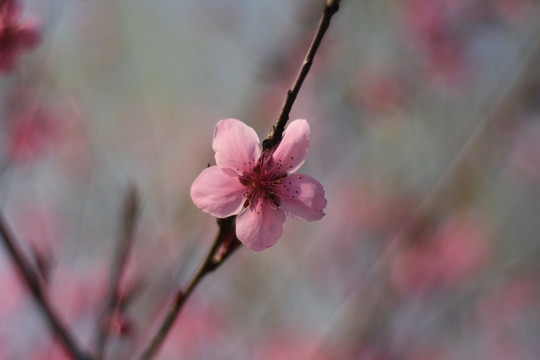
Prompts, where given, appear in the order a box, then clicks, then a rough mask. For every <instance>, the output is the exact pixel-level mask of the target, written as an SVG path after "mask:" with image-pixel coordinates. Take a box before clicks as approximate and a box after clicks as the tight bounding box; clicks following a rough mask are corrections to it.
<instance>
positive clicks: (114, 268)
mask: <svg viewBox="0 0 540 360" xmlns="http://www.w3.org/2000/svg"><path fill="white" fill-rule="evenodd" d="M138 214H139V196H138V193H137V188H136V187H135V186H131V187H130V188H129V190H128V193H127V195H126V198H125V202H124V209H123V214H122V215H123V220H122V231H121V235H120V237H119V238H118V243H117V247H116V250H115V253H114V257H113V262H112V265H111V274H110V279H109V286H108V288H107V296H106V298H105V303H104V309H103V313H102V316H101V319H100V323H99V326H98V333H97V345H96V359H97V360H99V359H101V358H102V357H103V353H104V351H105V346H106V344H107V339H108V335H109V333H110V331H109V326H108V324H109V318H110V316H111V315H112V314H113V313H114V312H115V311H116V310H118V309H119V307H120V305H121V304H120V302H121V299H120V294H119V286H120V280H121V279H122V274H123V271H124V269H125V265H126V262H127V259H128V255H129V251H130V250H131V245H132V243H133V230H134V228H135V223H136V221H137V216H138Z"/></svg>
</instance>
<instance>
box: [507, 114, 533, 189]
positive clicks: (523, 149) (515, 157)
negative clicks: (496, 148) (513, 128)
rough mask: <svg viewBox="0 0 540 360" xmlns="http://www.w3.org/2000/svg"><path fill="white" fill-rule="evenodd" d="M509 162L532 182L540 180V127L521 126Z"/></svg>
mask: <svg viewBox="0 0 540 360" xmlns="http://www.w3.org/2000/svg"><path fill="white" fill-rule="evenodd" d="M509 162H510V165H511V167H512V168H514V169H516V170H518V171H519V172H520V173H521V174H523V175H524V176H525V177H527V178H529V179H530V180H538V179H540V126H538V125H530V124H527V123H526V124H523V125H521V128H520V129H519V130H518V131H517V132H516V134H515V139H514V144H513V148H512V150H511V151H510V156H509Z"/></svg>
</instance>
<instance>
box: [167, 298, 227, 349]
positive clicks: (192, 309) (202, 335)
mask: <svg viewBox="0 0 540 360" xmlns="http://www.w3.org/2000/svg"><path fill="white" fill-rule="evenodd" d="M224 322H225V319H224V318H223V317H222V316H221V314H220V313H219V312H216V311H215V310H214V309H211V308H206V307H204V308H203V307H197V306H194V305H193V304H191V305H190V306H188V307H186V309H185V311H184V312H183V313H182V319H181V321H177V322H176V323H175V324H174V325H173V327H172V329H171V331H170V333H169V335H168V338H169V341H166V342H165V343H164V345H163V349H162V350H161V351H160V353H159V357H158V360H176V359H215V358H219V357H221V356H223V349H224V348H225V345H226V343H225V341H226V334H225V333H224V332H223V331H224V329H225V328H226V327H225V324H224Z"/></svg>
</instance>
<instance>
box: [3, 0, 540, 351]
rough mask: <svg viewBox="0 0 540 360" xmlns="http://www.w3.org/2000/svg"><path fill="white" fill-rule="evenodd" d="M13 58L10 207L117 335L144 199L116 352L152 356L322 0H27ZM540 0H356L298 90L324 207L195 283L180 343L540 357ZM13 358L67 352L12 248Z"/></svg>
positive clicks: (177, 330) (59, 299) (29, 237)
mask: <svg viewBox="0 0 540 360" xmlns="http://www.w3.org/2000/svg"><path fill="white" fill-rule="evenodd" d="M20 4H21V6H22V13H21V14H20V18H19V19H20V21H21V22H28V24H31V25H28V26H31V27H32V29H34V31H36V32H37V33H38V34H39V43H37V44H36V45H35V46H34V47H32V48H31V49H25V51H21V52H20V53H18V54H17V57H16V59H15V61H14V64H13V66H12V67H11V68H10V69H4V70H3V73H2V74H1V77H0V92H1V104H0V106H1V108H0V111H1V114H2V115H1V117H0V207H1V210H2V211H3V213H4V214H5V217H6V219H7V221H8V222H9V224H10V226H11V228H12V229H13V231H14V233H15V234H16V236H17V238H18V240H19V242H20V244H21V246H22V247H23V248H24V250H25V254H26V255H27V256H28V258H29V259H32V260H33V261H35V262H36V263H38V264H40V266H41V268H42V269H43V274H44V275H45V280H46V283H47V287H48V290H49V294H50V297H51V299H52V301H53V303H54V306H55V308H56V309H57V311H58V313H59V314H60V316H61V317H62V318H63V319H65V320H66V322H67V323H68V324H69V327H70V328H72V329H73V332H74V333H75V334H76V336H77V338H78V339H80V341H81V342H82V343H83V344H84V346H85V347H86V348H89V349H90V348H92V347H93V346H94V343H95V333H96V328H97V327H98V318H99V313H100V311H101V310H100V309H101V308H102V306H103V299H104V297H105V293H106V285H107V282H108V280H107V278H108V277H109V273H110V268H111V263H112V261H113V253H114V248H115V244H116V242H117V241H118V239H119V237H120V236H121V229H122V226H123V225H122V216H123V215H122V209H123V206H124V205H123V204H124V202H125V198H126V194H127V193H128V189H129V188H130V186H132V185H135V186H136V187H137V189H138V191H139V194H140V199H141V213H140V216H139V218H138V221H137V224H136V233H135V237H134V245H133V249H132V253H131V256H130V259H129V263H128V266H127V269H126V273H125V276H124V277H123V279H122V287H121V289H122V291H123V293H125V294H129V297H128V298H129V301H128V302H127V304H126V306H125V308H124V309H123V310H122V311H121V312H120V313H119V314H116V315H117V316H116V317H115V319H112V320H111V326H110V331H111V340H110V341H109V343H108V346H107V358H109V359H123V358H129V357H130V356H133V355H134V354H137V353H138V352H139V351H140V350H141V348H142V346H143V344H145V343H146V340H145V339H148V337H149V336H150V335H151V334H153V333H154V332H155V331H156V329H157V324H158V323H159V322H160V321H161V319H162V317H163V315H164V312H165V311H166V310H167V306H168V304H169V303H170V301H171V299H172V296H173V294H174V291H175V290H176V289H177V288H178V287H179V286H183V285H184V284H185V283H186V281H187V279H188V278H189V277H190V276H191V274H192V273H193V272H194V270H195V269H196V267H197V265H198V264H199V263H200V262H201V261H202V259H203V257H204V254H205V252H206V251H207V250H208V248H209V247H210V245H211V243H212V241H213V238H214V236H215V234H216V231H217V225H216V223H215V219H213V218H212V217H211V216H209V215H207V214H205V213H203V212H201V211H199V210H198V209H197V208H196V207H195V206H194V205H193V204H192V202H191V199H190V195H189V189H190V186H191V183H192V182H193V180H194V179H195V178H196V176H197V175H198V174H199V173H200V171H201V170H202V169H204V168H205V167H206V166H207V164H208V163H211V164H214V158H213V156H214V154H213V151H212V148H211V141H212V134H213V129H214V126H215V124H216V122H217V121H218V120H220V119H224V118H229V117H233V118H238V119H240V120H242V121H243V122H245V123H246V124H248V125H249V126H251V127H253V128H254V129H255V130H256V131H257V132H258V134H259V136H260V137H261V138H264V137H265V136H266V134H267V133H268V131H269V130H270V128H271V126H272V124H273V123H274V122H275V120H276V118H277V116H278V114H279V112H280V110H281V106H282V104H283V102H284V98H285V93H286V91H287V89H288V88H289V87H290V86H291V85H292V82H293V80H294V78H295V77H296V73H297V71H298V69H299V67H300V65H301V63H302V60H303V57H304V54H305V52H306V50H307V47H308V45H309V43H310V41H311V37H312V36H313V33H314V31H315V28H316V26H317V22H318V20H319V17H320V12H321V8H322V4H323V1H322V0H297V1H287V0H275V1H264V0H221V1H212V0H191V1H188V0H153V1H144V0H77V1H66V0H51V1H47V2H44V1H38V0H20ZM539 15H540V2H538V1H537V0H401V1H392V0H366V1H347V0H344V1H343V3H342V6H341V9H340V11H339V12H338V13H337V14H336V15H335V17H334V18H333V20H332V24H331V26H330V29H329V31H328V33H327V35H326V37H325V38H324V40H323V43H322V46H321V48H320V50H319V53H318V54H317V56H316V59H315V63H314V65H313V68H312V70H311V73H310V74H309V76H308V79H307V81H306V83H305V84H304V87H303V88H302V90H301V91H300V95H299V97H298V99H297V101H296V103H295V105H294V107H293V110H292V113H291V119H295V118H305V119H307V120H308V121H309V123H310V125H311V145H310V153H309V155H308V158H307V161H306V163H305V164H304V165H303V167H302V168H301V169H300V171H299V172H302V173H307V174H310V175H311V176H313V177H315V178H317V179H318V180H319V181H320V182H321V183H322V184H323V185H324V187H325V190H326V198H327V199H328V206H327V208H326V211H325V212H326V216H325V217H324V218H323V220H321V221H318V222H314V223H303V222H297V221H294V220H291V219H289V220H287V222H286V225H285V231H284V234H283V237H282V238H281V239H280V240H279V241H278V243H277V245H276V246H274V247H272V248H270V249H268V250H265V251H264V252H253V251H249V250H248V249H246V248H241V249H240V250H239V251H237V252H236V253H235V254H234V255H233V256H232V257H231V258H230V259H229V260H228V261H227V262H226V263H225V264H224V265H223V266H222V267H221V268H220V269H219V270H218V271H217V272H215V273H213V274H211V275H210V276H208V277H207V278H206V279H204V280H203V282H202V283H201V284H200V286H199V287H198V288H197V289H196V291H195V293H194V294H193V296H192V297H191V298H190V299H189V301H188V303H187V305H186V307H185V309H184V311H183V312H182V313H181V315H180V317H179V319H178V321H177V322H176V324H175V326H174V328H173V330H172V331H171V333H170V335H169V338H168V340H167V342H166V344H165V346H164V347H163V349H162V351H161V352H160V354H159V356H158V357H156V358H157V359H161V360H168V359H171V360H173V359H180V358H182V359H256V360H258V359H262V360H265V359H306V360H307V359H310V360H311V359H317V360H318V359H355V360H400V359H405V360H418V359H437V360H457V359H524V360H525V359H531V360H533V359H534V360H536V359H538V358H539V357H540V342H538V334H539V333H540V321H539V320H540V283H539V280H538V279H539V275H540V263H539V261H538V259H539V256H540V221H539V215H540V22H539V21H538V19H539ZM0 284H2V287H1V290H0V359H2V360H16V359H32V360H33V359H62V358H63V356H64V355H63V353H62V351H61V349H60V348H59V346H58V344H57V343H56V342H55V340H54V338H53V336H52V334H51V333H50V331H49V330H48V328H47V325H46V323H45V321H44V320H43V318H42V316H41V313H40V312H39V311H38V310H37V307H36V305H35V303H34V301H33V299H32V298H31V297H30V295H29V293H28V292H27V291H26V289H25V288H24V286H23V285H22V284H21V282H20V279H19V277H18V276H17V273H16V272H15V271H14V268H13V264H12V262H11V261H10V258H9V257H8V255H7V252H6V251H5V247H4V246H0Z"/></svg>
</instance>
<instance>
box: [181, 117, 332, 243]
mask: <svg viewBox="0 0 540 360" xmlns="http://www.w3.org/2000/svg"><path fill="white" fill-rule="evenodd" d="M308 146H309V125H308V123H307V121H306V120H295V121H293V122H292V123H291V124H290V125H289V127H287V129H286V131H285V133H284V135H283V140H282V141H281V143H280V144H279V145H278V146H277V148H274V149H272V150H268V151H262V149H261V145H260V142H259V138H258V136H257V134H256V133H255V130H253V129H252V128H250V127H249V126H247V125H246V124H244V123H242V122H241V121H239V120H236V119H226V120H221V121H220V122H218V124H217V125H216V128H215V131H214V141H213V143H212V148H213V149H214V151H215V152H216V155H215V157H216V166H211V167H208V168H207V169H205V170H204V171H203V172H202V173H201V174H200V175H199V177H197V179H195V181H194V182H193V185H192V186H191V198H192V200H193V202H194V203H195V205H196V206H197V207H198V208H200V209H201V210H203V211H204V212H207V213H209V214H211V215H213V216H215V217H218V218H225V217H228V216H232V215H238V217H237V218H236V235H237V237H238V239H239V240H240V241H241V242H242V243H243V244H244V245H246V246H247V247H248V248H250V249H252V250H257V251H259V250H264V249H266V248H268V247H270V246H272V245H274V244H275V243H276V241H277V240H278V239H279V237H280V236H281V234H282V233H283V224H284V223H285V217H286V215H287V216H290V217H292V218H293V219H298V220H304V221H314V220H320V219H321V218H322V217H323V216H324V212H323V209H324V208H325V207H326V199H325V197H324V190H323V187H322V185H321V184H320V183H319V182H318V181H317V180H315V179H314V178H312V177H310V176H308V175H304V174H292V173H294V172H295V171H296V170H298V168H299V167H300V166H301V165H302V164H303V163H304V160H305V158H306V155H307V152H308Z"/></svg>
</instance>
